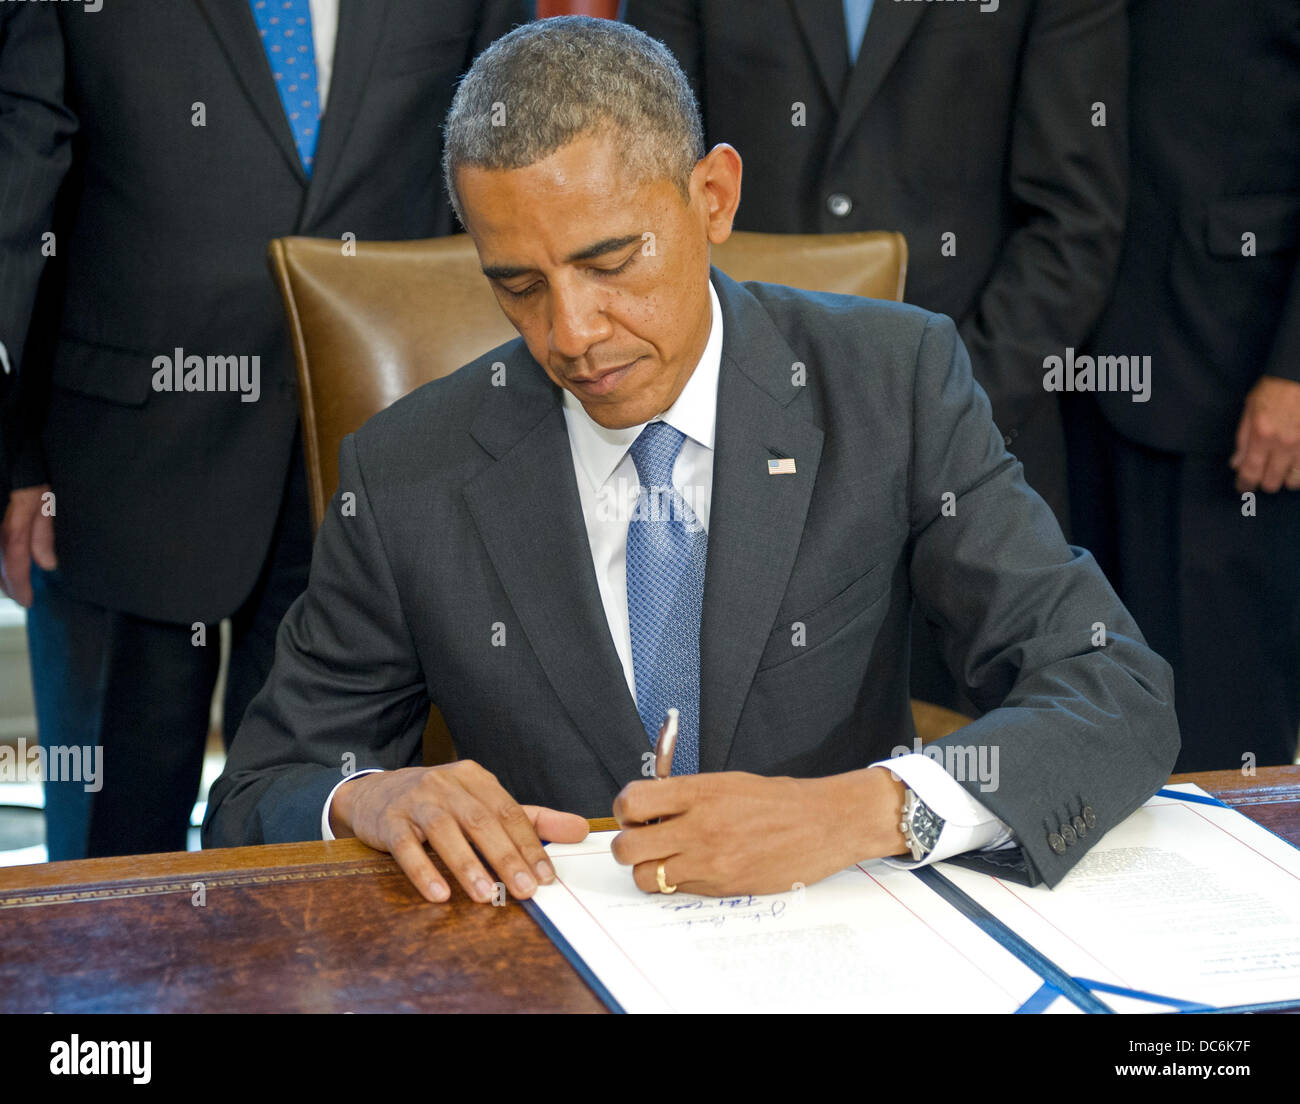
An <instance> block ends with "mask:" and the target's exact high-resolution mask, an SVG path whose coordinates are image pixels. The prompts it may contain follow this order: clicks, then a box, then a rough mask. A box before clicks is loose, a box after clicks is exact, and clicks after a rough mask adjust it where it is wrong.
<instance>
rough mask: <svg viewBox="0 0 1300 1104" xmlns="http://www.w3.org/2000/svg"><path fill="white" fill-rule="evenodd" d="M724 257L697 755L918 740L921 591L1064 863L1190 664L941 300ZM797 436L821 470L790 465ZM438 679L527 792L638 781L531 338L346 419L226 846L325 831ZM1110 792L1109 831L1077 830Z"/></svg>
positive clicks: (1157, 738) (1125, 777)
mask: <svg viewBox="0 0 1300 1104" xmlns="http://www.w3.org/2000/svg"><path fill="white" fill-rule="evenodd" d="M712 278H713V281H714V286H715V287H716V288H717V291H718V296H719V299H720V301H721V305H722V314H723V320H724V322H723V327H724V338H723V350H722V367H721V375H720V378H719V383H718V412H717V431H716V440H715V451H714V470H713V505H712V510H711V519H710V527H709V551H708V568H707V575H706V581H705V591H704V610H703V622H702V627H701V641H700V662H701V704H700V713H701V726H700V727H701V735H700V767H701V770H706V771H718V770H742V771H752V772H755V773H759V774H766V775H795V776H807V777H812V776H821V775H828V774H833V773H838V772H842V771H848V770H853V769H856V768H860V767H863V766H865V765H867V764H870V763H871V762H873V761H874V760H876V759H879V758H882V757H884V756H887V755H888V754H889V753H890V751H891V749H892V748H894V747H895V746H896V745H899V744H907V745H910V744H911V741H912V739H913V734H914V733H913V728H912V721H911V714H910V711H909V706H908V692H907V686H908V679H907V669H906V668H907V655H908V648H907V634H908V624H909V608H910V605H911V603H912V601H913V600H915V601H917V602H919V603H920V605H921V608H922V610H923V611H924V613H925V614H926V616H927V617H929V618H930V619H932V620H933V621H935V622H936V623H937V624H938V625H939V626H941V627H942V629H943V631H944V635H945V638H946V641H947V645H946V655H947V658H948V660H949V662H950V664H951V666H952V667H953V669H954V671H955V672H956V674H957V676H958V677H959V678H960V679H961V680H962V681H963V682H964V683H965V684H966V686H968V687H969V693H970V694H971V696H972V698H973V699H974V700H975V701H976V702H978V703H979V704H980V705H981V707H983V708H986V709H988V710H990V712H988V713H986V714H985V715H984V716H983V717H981V719H979V720H978V721H975V722H974V723H973V724H971V725H970V726H968V727H967V728H965V729H963V730H962V731H961V733H959V734H957V735H954V736H953V737H950V738H949V740H948V742H954V743H958V744H962V745H990V746H992V745H996V747H997V750H998V762H999V767H1000V772H999V773H1000V777H999V780H998V782H999V784H998V786H997V788H996V789H993V790H991V791H989V792H981V791H980V789H979V784H978V782H977V781H976V780H975V779H971V780H970V781H969V782H967V783H965V784H966V785H967V788H968V789H970V790H971V792H972V793H974V794H975V796H976V797H977V798H979V800H981V801H982V802H983V803H984V804H985V805H986V806H988V807H989V808H990V809H992V810H993V811H994V812H995V813H997V815H998V816H1000V817H1001V818H1002V819H1003V820H1004V821H1005V822H1006V823H1007V824H1008V825H1010V826H1011V827H1012V829H1014V831H1015V832H1016V835H1017V837H1018V839H1019V840H1020V842H1021V845H1022V847H1023V851H1024V858H1025V859H1026V861H1027V865H1028V866H1029V867H1030V868H1031V870H1032V871H1033V872H1036V873H1037V874H1038V875H1039V876H1041V878H1042V879H1043V880H1045V881H1046V882H1048V883H1049V884H1054V883H1055V882H1057V881H1059V880H1060V879H1061V877H1063V876H1064V874H1065V873H1066V871H1068V870H1069V869H1070V867H1071V866H1072V865H1073V864H1074V863H1075V862H1077V861H1078V859H1079V857H1080V856H1081V855H1082V854H1083V853H1084V852H1085V851H1086V850H1087V849H1088V847H1089V846H1090V845H1091V844H1092V843H1094V842H1095V841H1096V839H1097V838H1098V837H1099V836H1100V835H1101V834H1102V832H1104V831H1105V830H1106V829H1108V828H1110V827H1112V826H1113V825H1115V824H1117V823H1119V822H1120V821H1121V820H1123V819H1124V817H1126V816H1127V815H1128V814H1129V813H1130V812H1132V811H1133V810H1134V809H1135V808H1136V807H1137V806H1138V805H1140V804H1141V803H1142V802H1143V801H1144V800H1145V799H1146V798H1147V797H1149V796H1150V795H1151V794H1152V793H1153V792H1154V791H1155V790H1156V788H1157V787H1159V786H1160V785H1161V784H1162V783H1163V782H1164V781H1165V779H1166V778H1167V777H1168V774H1169V770H1170V768H1171V766H1172V764H1173V762H1174V758H1175V756H1176V754H1177V751H1178V744H1179V740H1178V729H1177V722H1176V721H1175V719H1174V712H1173V708H1172V680H1171V676H1170V670H1169V667H1168V665H1167V664H1166V663H1165V662H1164V660H1162V659H1161V658H1160V657H1158V656H1157V655H1155V654H1154V653H1153V652H1152V651H1150V650H1149V649H1148V648H1147V647H1146V645H1145V642H1144V641H1143V639H1142V636H1141V634H1140V632H1139V631H1138V628H1137V626H1136V625H1135V624H1134V622H1133V620H1132V618H1131V617H1130V616H1129V614H1128V612H1127V611H1126V610H1125V609H1124V607H1123V605H1121V604H1120V602H1119V600H1118V599H1117V598H1116V597H1115V594H1114V592H1113V591H1112V590H1111V588H1110V586H1109V585H1108V584H1107V582H1106V580H1105V578H1104V577H1103V576H1102V574H1101V572H1100V571H1099V570H1098V568H1097V566H1096V564H1095V563H1094V562H1093V560H1092V558H1091V556H1090V555H1089V553H1087V552H1085V551H1083V550H1081V549H1077V548H1072V547H1070V546H1068V545H1067V544H1066V543H1065V541H1064V539H1063V538H1062V536H1061V532H1060V529H1059V527H1058V526H1057V524H1056V522H1055V520H1054V519H1053V517H1052V514H1051V511H1050V510H1049V509H1048V508H1047V506H1046V505H1045V504H1044V503H1043V501H1042V500H1041V499H1040V498H1039V497H1038V496H1037V495H1036V494H1034V492H1033V491H1031V490H1030V489H1029V488H1028V487H1027V486H1026V484H1025V482H1024V480H1023V478H1022V476H1021V469H1020V464H1019V463H1018V462H1017V461H1016V460H1015V459H1014V457H1012V456H1010V455H1008V454H1007V452H1006V451H1005V449H1004V447H1003V443H1002V437H1001V435H1000V434H999V433H998V431H997V429H996V428H995V427H994V424H993V421H992V418H991V416H990V410H989V403H988V400H987V399H986V398H985V395H984V392H983V391H982V390H981V389H980V388H979V386H978V385H977V384H976V383H975V382H974V380H973V378H972V376H971V372H970V365H969V361H968V359H967V356H966V353H965V350H964V348H963V347H962V345H961V343H960V341H959V340H958V339H957V335H956V331H955V329H954V327H953V324H952V322H951V321H950V320H949V319H948V318H947V317H945V316H943V315H936V314H930V313H928V312H926V311H923V310H920V309H918V308H915V307H909V306H903V305H898V304H893V303H881V302H873V301H869V300H864V299H857V298H854V297H850V296H837V295H823V294H813V293H809V292H803V291H797V290H795V289H793V288H788V287H781V286H777V285H770V284H757V283H751V284H744V285H741V284H737V283H736V282H734V281H732V280H730V279H729V278H728V277H726V276H725V275H723V274H722V273H720V272H718V271H717V270H716V269H714V270H713V275H712ZM496 361H501V362H504V364H505V365H506V386H504V387H494V386H492V382H491V380H492V364H493V362H496ZM800 362H801V363H802V364H804V365H805V366H806V369H805V370H806V383H804V384H803V385H796V384H794V383H792V378H794V376H795V373H794V372H793V370H792V367H793V366H794V365H795V364H797V363H800ZM773 457H793V458H794V460H795V463H796V472H795V474H793V475H775V476H773V475H769V474H768V467H767V461H768V460H769V459H771V458H773ZM945 502H947V503H949V509H947V510H946V511H945V509H944V505H945ZM954 507H955V509H954ZM1098 622H1100V623H1102V624H1103V625H1104V627H1105V628H1104V631H1105V633H1106V637H1107V643H1106V644H1105V645H1104V646H1101V647H1095V646H1094V645H1093V643H1092V641H1093V639H1094V634H1095V633H1096V632H1097V629H1096V628H1095V626H1096V624H1097V623H1098ZM799 623H802V626H803V631H802V634H798V633H797V632H796V629H797V626H798V624H799ZM800 639H801V640H802V642H801V643H799V642H797V641H799V640H800ZM431 700H432V701H433V702H435V703H436V704H437V705H438V706H439V708H440V709H441V710H442V712H443V714H444V715H445V717H446V719H447V722H448V725H449V726H450V728H451V732H452V734H453V736H454V738H455V741H456V745H457V750H458V751H459V753H460V755H461V756H462V757H465V758H470V759H474V760H477V761H478V762H479V763H481V764H483V765H484V766H485V767H487V768H488V769H489V770H491V771H493V772H494V773H495V774H496V775H497V777H498V778H499V779H500V781H501V784H502V785H503V786H504V787H505V789H506V790H507V791H509V792H510V793H511V794H512V795H513V796H514V797H515V798H516V799H517V800H519V801H521V802H528V803H536V804H544V805H550V806H554V807H557V808H560V809H566V810H569V811H572V812H577V813H581V814H583V815H584V816H588V817H594V816H608V815H609V812H610V807H611V803H612V801H613V799H614V797H615V795H616V794H617V793H618V791H619V790H620V789H621V788H622V787H623V786H624V785H625V784H626V783H627V782H629V781H632V780H634V779H636V778H639V777H641V764H642V755H643V753H644V752H646V751H647V750H649V745H648V743H647V740H646V734H645V730H644V728H643V727H642V725H641V721H640V718H639V717H638V716H637V712H636V706H635V703H634V702H633V700H632V697H631V695H630V694H629V693H628V689H627V684H626V682H625V681H624V677H623V671H622V668H621V666H620V664H619V660H618V656H617V653H616V652H615V648H614V643H613V640H612V638H611V636H610V633H609V628H608V625H607V622H606V620H605V615H604V610H603V608H602V606H601V601H600V596H599V593H598V591H597V586H596V578H595V573H594V569H593V566H592V561H591V553H590V549H589V546H588V543H587V536H586V530H585V528H584V524H583V520H582V515H581V509H580V506H579V500H578V488H577V481H576V477H575V475H574V470H573V462H572V458H571V454H570V450H569V442H568V437H567V434H566V430H565V425H564V418H563V415H562V412H561V403H560V391H559V389H558V388H557V387H555V386H554V385H553V384H552V383H551V382H550V381H549V380H548V379H547V377H546V375H545V374H544V372H543V371H542V369H541V367H540V366H539V365H538V364H537V363H536V362H535V361H533V359H532V358H531V356H530V355H529V353H528V350H527V348H526V347H525V345H524V344H523V342H522V341H520V340H516V341H514V342H511V343H510V344H507V345H504V346H502V347H500V348H498V349H495V350H493V351H492V352H490V353H488V354H486V355H485V356H483V357H481V358H479V359H478V360H477V361H475V362H473V363H472V364H470V365H467V366H466V367H465V368H462V369H461V370H460V371H459V372H456V373H455V374H454V375H452V376H450V377H448V378H446V379H442V380H438V381H436V382H434V383H430V384H428V385H426V386H424V387H421V388H420V389H419V390H417V391H415V392H414V393H412V394H411V395H408V396H407V397H406V398H404V399H402V400H401V401H399V402H397V403H395V404H394V405H393V406H392V407H390V408H389V409H388V410H386V411H384V412H383V413H381V414H379V415H377V416H376V417H374V418H372V419H371V420H370V421H369V422H368V423H366V425H365V426H363V427H362V428H361V429H360V430H359V431H358V432H357V433H356V434H354V435H352V436H350V437H348V438H347V439H346V440H345V441H344V442H343V446H342V448H341V449H340V461H339V489H338V492H337V493H336V494H335V497H334V500H333V503H332V505H331V509H330V512H329V515H328V517H327V518H326V520H325V522H324V524H323V525H322V527H321V530H320V533H319V536H318V537H317V542H316V548H315V554H314V558H313V562H312V570H311V582H310V584H309V586H308V589H307V592H306V594H305V595H303V597H302V598H300V599H299V600H298V602H297V604H296V605H294V607H293V608H292V609H291V610H290V611H289V613H288V614H287V615H286V617H285V620H284V622H283V624H282V626H281V628H280V636H279V641H278V647H277V654H276V659H275V665H274V669H273V670H272V672H271V676H270V678H269V679H268V681H267V684H266V686H265V687H263V689H262V691H261V693H260V694H259V695H258V697H257V698H256V699H255V700H254V701H253V703H252V705H251V706H250V707H249V710H248V713H247V715H246V716H245V719H244V722H243V725H242V727H241V728H240V730H239V733H238V735H237V737H236V739H235V742H234V745H233V747H232V749H231V754H230V758H229V761H228V763H227V766H226V770H225V773H224V774H223V775H222V776H221V778H220V779H219V780H218V781H217V782H216V784H215V785H214V787H213V789H212V794H211V800H210V802H209V811H208V818H207V823H206V824H205V826H204V833H205V843H206V845H208V846H233V845H239V844H249V843H262V842H278V841H286V840H297V839H311V838H319V831H320V813H321V807H322V804H323V802H324V800H325V798H326V796H327V794H328V793H329V791H330V789H331V788H332V787H333V786H334V785H335V784H336V783H337V782H338V781H339V780H340V778H341V777H342V775H341V773H340V772H341V771H342V770H347V769H350V768H352V767H355V768H358V769H359V768H362V767H366V766H379V767H385V768H390V769H391V768H397V767H405V766H415V765H418V764H419V762H420V753H421V739H420V737H421V731H422V729H423V726H424V720H425V715H426V712H427V707H428V703H429V701H431ZM1085 808H1087V809H1091V811H1092V815H1093V816H1095V826H1093V827H1092V830H1091V831H1090V832H1088V833H1087V834H1085V835H1083V836H1081V837H1079V838H1077V840H1076V841H1075V842H1073V843H1071V844H1061V845H1060V847H1059V852H1058V850H1054V849H1053V846H1052V844H1053V843H1054V842H1059V840H1060V838H1061V837H1063V836H1064V837H1065V838H1067V839H1068V838H1069V836H1070V835H1071V833H1062V831H1061V829H1062V826H1063V825H1069V824H1070V823H1071V822H1072V820H1073V818H1074V817H1076V816H1083V815H1084V810H1085ZM1054 836H1055V837H1056V839H1055V840H1054V839H1053V837H1054Z"/></svg>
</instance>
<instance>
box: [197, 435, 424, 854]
mask: <svg viewBox="0 0 1300 1104" xmlns="http://www.w3.org/2000/svg"><path fill="white" fill-rule="evenodd" d="M349 496H350V497H349ZM428 716H429V698H428V695H427V692H426V689H425V681H424V676H423V673H422V671H421V668H420V663H419V658H418V656H417V655H416V649H415V644H414V642H413V641H412V639H411V636H410V633H409V632H408V631H407V627H406V620H405V617H404V616H403V613H402V609H401V603H400V601H399V597H398V593H397V586H396V583H395V582H394V580H393V576H392V573H391V571H390V569H389V566H388V558H387V556H386V554H385V552H384V547H383V541H382V539H381V537H380V535H379V529H378V526H377V525H376V522H375V519H374V516H373V514H372V511H371V504H370V498H369V495H368V494H367V493H366V484H365V479H364V477H363V475H362V472H361V465H360V462H359V460H358V458H357V451H356V444H355V439H354V438H353V437H352V436H348V437H346V438H345V439H344V441H343V444H342V446H341V447H340V449H339V489H338V491H337V492H335V495H334V498H333V501H332V502H331V503H330V508H329V510H328V511H327V513H326V515H325V520H324V521H323V522H322V523H321V528H320V532H319V534H318V535H317V538H316V546H315V549H314V551H313V553H312V563H311V578H310V580H309V582H308V585H307V590H306V592H305V593H304V594H303V595H301V596H300V597H299V598H298V600H297V601H296V602H295V603H294V604H293V605H292V606H291V607H290V608H289V612H288V613H286V614H285V616H284V620H283V621H282V622H281V623H280V629H279V632H278V634H277V636H276V647H275V663H274V666H273V667H272V668H271V674H270V676H269V677H268V678H267V681H266V684H265V685H264V686H263V687H262V689H261V691H260V692H259V693H258V695H257V697H255V698H254V699H253V701H252V703H251V704H250V705H249V707H248V711H247V712H246V713H245V714H244V720H243V722H242V723H241V724H240V726H239V732H238V733H237V734H236V736H235V740H234V743H233V744H232V745H231V748H230V754H229V756H228V757H227V760H226V767H225V770H224V771H223V773H222V775H221V777H220V778H218V779H217V781H216V782H215V783H213V786H212V792H211V796H210V798H209V801H208V814H207V817H206V819H205V821H204V825H203V845H204V846H205V847H240V846H245V845H250V844H259V843H285V842H290V841H293V840H312V839H320V838H321V831H320V827H321V810H322V809H323V807H324V804H325V799H326V798H327V797H328V796H329V793H330V791H331V790H332V789H333V788H334V787H335V785H337V784H338V783H339V782H340V781H341V780H342V779H343V777H344V775H345V774H347V773H351V772H352V771H353V770H363V769H365V768H367V767H381V768H383V769H385V770H395V769H398V768H400V767H415V766H419V765H420V762H421V737H422V735H423V732H424V725H425V722H426V720H427V719H428Z"/></svg>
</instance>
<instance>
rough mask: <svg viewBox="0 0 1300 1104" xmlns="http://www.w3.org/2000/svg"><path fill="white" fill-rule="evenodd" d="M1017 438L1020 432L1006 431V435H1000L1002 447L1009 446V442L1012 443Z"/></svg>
mask: <svg viewBox="0 0 1300 1104" xmlns="http://www.w3.org/2000/svg"><path fill="white" fill-rule="evenodd" d="M1019 436H1020V430H1018V429H1008V430H1007V431H1006V433H1004V434H1003V435H1002V443H1003V444H1004V445H1007V446H1010V444H1011V442H1012V441H1014V440H1015V439H1016V438H1017V437H1019Z"/></svg>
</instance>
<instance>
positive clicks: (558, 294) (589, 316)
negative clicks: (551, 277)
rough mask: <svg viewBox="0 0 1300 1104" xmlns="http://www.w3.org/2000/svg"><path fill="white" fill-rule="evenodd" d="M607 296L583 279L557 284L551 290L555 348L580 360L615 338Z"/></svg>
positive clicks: (565, 356)
mask: <svg viewBox="0 0 1300 1104" xmlns="http://www.w3.org/2000/svg"><path fill="white" fill-rule="evenodd" d="M604 299H605V294H604V292H603V291H602V290H601V289H600V288H597V287H593V286H591V284H590V283H587V282H586V281H583V280H581V279H569V280H565V281H562V282H560V281H557V282H556V283H554V284H552V288H551V296H550V301H551V348H552V349H553V350H554V351H555V352H556V353H557V354H558V355H559V356H561V357H563V358H564V359H566V360H577V359H579V358H580V357H582V356H585V355H586V353H587V350H589V349H590V348H591V347H592V346H593V345H598V344H599V343H600V342H602V341H605V340H606V339H608V338H609V337H610V336H611V335H612V334H613V326H612V325H611V324H610V321H609V319H608V318H607V317H606V316H605V303H604Z"/></svg>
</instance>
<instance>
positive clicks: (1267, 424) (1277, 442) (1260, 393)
mask: <svg viewBox="0 0 1300 1104" xmlns="http://www.w3.org/2000/svg"><path fill="white" fill-rule="evenodd" d="M1229 464H1230V465H1231V466H1232V468H1233V470H1234V471H1235V472H1236V473H1237V490H1238V491H1239V492H1242V493H1244V492H1245V491H1253V490H1255V489H1256V488H1262V489H1263V490H1265V491H1268V492H1269V493H1270V494H1272V493H1273V492H1275V491H1279V490H1281V489H1282V487H1283V486H1285V487H1286V488H1287V490H1289V491H1300V383H1297V382H1295V380H1289V379H1283V378H1282V377H1281V376H1260V377H1259V380H1258V381H1257V382H1256V383H1255V386H1254V387H1252V388H1251V389H1250V392H1249V393H1248V394H1247V395H1246V405H1245V409H1244V410H1243V411H1242V414H1241V422H1240V423H1239V424H1238V426H1237V451H1236V452H1234V453H1233V455H1232V459H1231V460H1230V461H1229Z"/></svg>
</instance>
